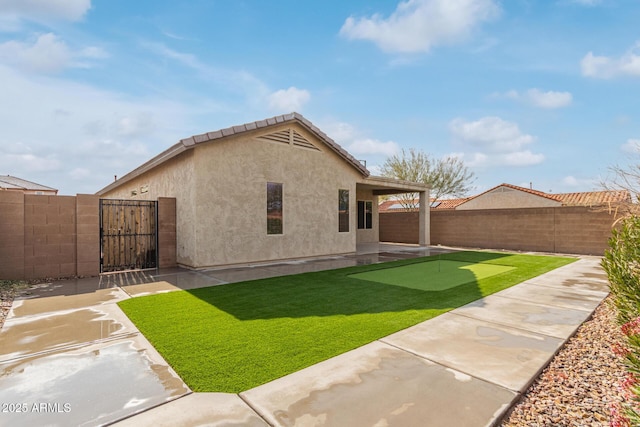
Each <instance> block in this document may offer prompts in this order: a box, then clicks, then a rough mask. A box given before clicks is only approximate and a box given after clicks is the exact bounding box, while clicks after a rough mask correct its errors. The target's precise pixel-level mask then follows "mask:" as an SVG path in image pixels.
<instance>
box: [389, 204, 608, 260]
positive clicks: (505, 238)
mask: <svg viewBox="0 0 640 427" xmlns="http://www.w3.org/2000/svg"><path fill="white" fill-rule="evenodd" d="M417 218H418V216H417V213H416V212H396V213H384V214H381V215H380V240H381V241H391V242H394V241H395V242H402V243H417V236H418V233H417V226H418V219H417ZM615 220H616V217H615V216H614V215H613V214H612V213H609V212H607V211H604V210H596V209H592V208H589V207H581V206H579V207H559V208H523V209H493V210H465V211H458V210H455V211H454V210H451V211H438V210H432V211H431V244H432V245H438V244H441V245H445V246H460V247H469V248H485V249H509V250H519V251H540V252H556V253H571V254H585V255H602V254H603V253H604V251H605V250H606V249H607V247H608V239H609V237H610V235H611V229H612V226H613V223H614V221H615Z"/></svg>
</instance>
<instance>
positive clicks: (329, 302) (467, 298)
mask: <svg viewBox="0 0 640 427" xmlns="http://www.w3.org/2000/svg"><path fill="white" fill-rule="evenodd" d="M465 254H466V255H465ZM506 256H508V254H498V253H482V252H472V253H467V252H459V253H451V254H446V255H441V256H431V257H425V258H416V259H412V260H402V261H394V262H388V263H383V264H375V265H369V266H358V267H349V268H342V269H338V270H328V271H320V272H313V273H304V274H298V275H292V276H284V277H274V278H268V279H261V280H255V281H250V282H242V283H234V284H228V285H224V286H214V287H208V288H200V289H193V290H189V291H187V292H189V293H190V294H192V295H193V296H195V297H197V298H199V299H201V300H202V301H205V302H207V303H208V304H211V305H213V306H215V307H217V308H218V309H220V310H223V311H225V312H227V313H229V314H231V315H232V316H234V317H235V318H237V319H239V320H256V319H274V318H287V317H289V318H301V317H311V316H318V317H323V316H336V315H345V316H350V315H357V314H364V313H369V314H371V313H386V312H403V311H407V310H428V309H433V310H446V309H451V308H455V307H459V306H461V305H464V304H467V303H469V302H472V301H476V300H478V299H480V298H482V297H483V296H485V295H483V294H482V292H481V290H480V289H479V287H478V282H477V281H476V278H475V276H474V274H473V273H472V272H470V271H469V272H468V273H467V274H468V280H466V279H463V280H461V282H462V283H463V284H461V285H458V286H455V287H452V288H449V289H445V290H442V291H422V290H417V289H410V288H406V287H402V286H394V285H387V284H383V283H379V282H373V281H368V280H361V279H356V278H353V277H349V275H352V274H355V273H361V272H365V271H372V270H382V269H386V268H392V267H399V266H404V265H410V264H415V263H420V262H425V261H435V262H437V260H438V259H439V257H441V259H442V260H453V261H464V262H482V261H489V260H495V259H498V258H502V257H506Z"/></svg>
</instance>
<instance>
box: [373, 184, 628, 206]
mask: <svg viewBox="0 0 640 427" xmlns="http://www.w3.org/2000/svg"><path fill="white" fill-rule="evenodd" d="M500 187H508V188H511V189H514V190H519V191H523V192H525V193H529V194H533V195H536V196H539V197H544V198H546V199H550V200H553V201H556V202H560V203H562V206H602V205H607V204H616V203H630V202H631V195H630V194H629V192H628V191H627V190H606V191H586V192H578V193H557V194H549V193H544V192H542V191H538V190H533V189H531V188H526V187H519V186H517V185H512V184H500V185H496V186H495V187H493V188H490V189H489V190H487V191H484V192H482V193H480V194H477V195H475V196H471V197H465V198H460V199H442V200H433V199H432V200H431V209H438V210H440V209H455V208H457V207H458V206H460V205H461V204H463V203H465V202H467V201H469V200H472V199H475V198H477V197H480V196H482V195H483V194H487V193H489V192H491V191H494V190H496V189H497V188H500ZM413 203H414V204H415V206H418V200H417V199H416V200H414V201H413ZM402 210H406V209H405V207H404V206H402V204H401V203H400V201H399V200H386V201H384V202H382V203H380V205H379V206H378V212H394V211H402Z"/></svg>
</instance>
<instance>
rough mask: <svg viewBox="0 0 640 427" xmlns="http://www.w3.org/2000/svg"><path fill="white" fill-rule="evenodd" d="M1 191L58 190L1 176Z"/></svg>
mask: <svg viewBox="0 0 640 427" xmlns="http://www.w3.org/2000/svg"><path fill="white" fill-rule="evenodd" d="M0 189H2V190H22V191H54V192H56V193H57V192H58V190H57V189H55V188H51V187H47V186H46V185H41V184H36V183H35V182H31V181H27V180H26V179H22V178H17V177H15V176H11V175H0Z"/></svg>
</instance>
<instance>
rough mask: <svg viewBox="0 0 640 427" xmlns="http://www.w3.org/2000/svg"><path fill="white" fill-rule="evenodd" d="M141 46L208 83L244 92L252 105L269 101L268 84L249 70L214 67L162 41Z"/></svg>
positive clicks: (260, 104) (259, 106)
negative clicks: (185, 68)
mask: <svg viewBox="0 0 640 427" xmlns="http://www.w3.org/2000/svg"><path fill="white" fill-rule="evenodd" d="M140 46H141V47H142V48H144V49H146V50H148V51H149V52H151V53H153V54H155V55H157V56H159V57H161V58H162V59H163V60H165V61H167V60H168V61H170V62H172V63H175V64H179V65H182V66H184V67H187V68H190V69H192V70H194V71H196V72H197V74H198V77H199V78H200V79H201V80H203V81H204V82H205V83H207V84H213V85H219V86H222V87H224V89H225V90H231V91H234V92H241V93H244V94H245V97H246V98H247V101H248V103H249V104H250V105H251V106H252V107H257V108H263V107H264V105H265V103H266V102H268V100H266V99H267V98H268V96H269V94H270V93H271V91H270V90H269V88H268V87H267V85H266V84H265V83H264V82H262V81H261V80H260V79H258V78H257V77H255V76H253V75H252V74H251V73H249V72H247V71H244V70H232V69H226V68H221V67H214V66H211V65H209V64H206V63H204V62H202V61H201V60H200V59H199V58H198V57H197V56H196V55H193V54H191V53H184V52H180V51H177V50H174V49H171V48H169V47H167V46H166V45H164V44H162V43H156V42H142V43H140Z"/></svg>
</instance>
